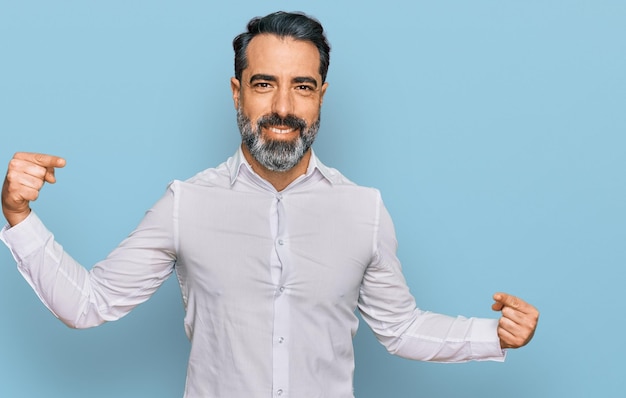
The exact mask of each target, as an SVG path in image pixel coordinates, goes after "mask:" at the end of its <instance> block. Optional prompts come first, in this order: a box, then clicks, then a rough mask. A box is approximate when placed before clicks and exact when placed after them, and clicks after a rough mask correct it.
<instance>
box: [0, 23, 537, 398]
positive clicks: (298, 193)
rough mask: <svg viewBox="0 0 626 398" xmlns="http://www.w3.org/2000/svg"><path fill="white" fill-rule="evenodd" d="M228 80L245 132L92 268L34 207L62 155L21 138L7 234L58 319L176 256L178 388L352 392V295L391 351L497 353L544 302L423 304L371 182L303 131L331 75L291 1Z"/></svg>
mask: <svg viewBox="0 0 626 398" xmlns="http://www.w3.org/2000/svg"><path fill="white" fill-rule="evenodd" d="M233 44H234V48H235V77H234V78H232V79H231V88H232V93H233V100H234V104H235V108H236V109H237V121H238V124H239V129H240V131H241V136H242V145H241V147H240V148H239V149H238V150H237V152H236V153H235V154H234V156H232V157H231V158H229V159H228V160H227V161H226V162H225V163H223V164H221V165H220V166H218V167H217V168H212V169H207V170H205V171H202V172H200V173H199V174H197V175H196V176H194V177H193V178H191V179H189V180H187V181H174V182H173V183H172V184H171V185H170V186H169V188H168V190H167V192H166V194H165V195H164V196H163V197H162V198H161V199H160V200H159V201H158V202H157V203H156V204H155V205H154V207H153V208H152V209H150V211H148V212H147V213H146V215H145V217H144V219H143V220H142V221H141V223H140V224H139V226H138V227H137V229H136V230H135V231H134V232H132V233H131V234H130V236H129V237H128V238H127V239H126V240H124V241H123V242H122V243H121V244H120V245H119V246H118V247H117V248H116V249H115V250H114V251H113V252H112V253H111V254H110V255H109V256H108V257H107V258H106V259H105V260H103V261H101V262H99V263H98V264H96V265H95V266H94V267H93V269H92V270H91V271H87V270H86V269H85V268H83V267H82V266H80V265H79V264H77V263H76V262H75V261H74V260H73V259H72V258H71V257H70V256H69V255H68V254H66V253H65V252H64V251H63V249H62V248H61V246H60V245H59V244H57V243H56V242H55V241H54V239H53V236H52V234H51V233H50V232H49V231H48V230H47V229H46V228H45V227H44V225H43V224H42V222H41V221H40V220H39V218H38V217H37V215H36V214H35V213H34V212H32V211H31V209H30V206H29V202H30V201H32V200H35V199H36V198H37V197H38V194H39V190H40V189H41V187H42V186H43V184H44V182H49V183H52V182H54V181H55V177H54V169H55V168H56V167H63V166H64V165H65V160H64V159H62V158H59V157H55V156H50V155H42V154H31V153H17V154H16V155H15V157H14V158H13V159H12V160H11V162H10V163H9V167H8V171H7V176H6V180H5V183H4V186H3V190H2V209H3V212H4V215H5V217H6V219H7V221H8V225H7V226H6V227H5V228H4V229H3V231H2V235H1V236H2V239H3V240H4V241H5V243H6V244H7V245H8V246H9V248H10V249H11V251H12V253H13V255H14V257H15V259H16V260H17V263H18V268H19V270H20V272H21V273H22V274H23V275H24V277H25V278H26V279H27V281H28V282H29V283H30V284H31V285H32V287H33V288H34V289H35V290H36V292H37V294H38V295H39V297H40V298H41V299H42V301H43V302H44V303H45V305H46V306H47V307H48V308H49V309H50V310H51V311H52V312H53V313H54V314H55V315H56V316H57V317H58V318H60V319H61V320H62V321H63V322H65V323H66V324H67V325H69V326H71V327H75V328H87V327H91V326H96V325H99V324H101V323H103V322H106V321H112V320H116V319H119V318H121V317H122V316H124V315H125V314H127V313H128V312H129V311H130V310H131V309H133V308H134V307H135V306H136V305H138V304H140V303H142V302H144V301H145V300H147V299H148V298H149V297H150V296H151V295H152V293H154V291H155V290H156V289H157V288H158V287H159V286H160V285H161V283H162V282H163V281H164V280H165V279H166V278H167V277H168V276H169V275H170V274H171V273H172V271H175V272H176V274H177V276H178V280H179V282H180V288H181V291H182V297H183V301H184V305H185V309H186V316H185V328H186V332H187V335H188V336H189V339H190V340H191V353H190V357H189V366H188V373H187V382H186V388H185V396H186V397H230V398H232V397H235V398H251V397H279V396H280V397H287V396H291V397H296V398H303V397H327V398H344V397H353V388H352V378H353V370H354V356H353V345H352V338H353V336H354V334H355V332H356V328H357V323H358V321H357V317H356V315H355V310H356V309H357V308H358V309H359V311H360V313H361V314H362V316H363V319H365V321H366V322H367V323H368V325H369V326H370V327H371V329H372V330H373V331H374V333H375V335H376V337H377V338H378V340H380V342H381V343H382V344H384V345H385V347H386V348H387V349H388V350H389V352H391V353H393V354H395V355H399V356H402V357H405V358H411V359H417V360H426V361H442V362H461V361H467V360H503V358H504V350H503V349H506V348H517V347H520V346H523V345H525V344H526V343H527V342H528V341H530V339H531V338H532V335H533V333H534V331H535V327H536V324H537V320H538V316H539V315H538V312H537V310H536V309H535V308H534V307H533V306H531V305H529V304H527V303H525V302H524V301H522V300H520V299H518V298H516V297H513V296H510V295H508V294H505V293H496V294H495V295H494V299H495V304H494V305H493V309H494V310H496V311H502V317H501V318H500V319H499V320H495V319H494V320H491V319H478V318H469V319H468V318H463V317H457V318H454V317H448V316H445V315H440V314H434V313H430V312H425V311H422V310H420V309H418V308H417V307H416V305H415V301H414V299H413V297H412V296H411V294H410V293H409V289H408V287H407V285H406V283H405V279H404V277H403V275H402V272H401V268H400V264H399V262H398V259H397V258H396V254H395V251H396V240H395V235H394V230H393V225H392V222H391V219H390V217H389V214H388V213H387V211H386V210H385V207H384V205H383V202H382V200H381V196H380V194H379V192H378V191H377V190H375V189H371V188H364V187H359V186H356V185H355V184H353V183H352V182H350V181H349V180H347V179H346V178H345V177H344V176H342V175H341V174H340V173H339V172H338V171H337V170H334V169H332V168H329V167H326V166H325V165H323V164H322V163H321V162H320V161H319V160H318V159H317V158H316V156H315V155H314V154H313V152H312V150H311V148H310V147H311V144H312V143H313V140H314V139H315V135H316V133H317V131H318V127H319V118H320V107H321V105H322V100H323V98H324V93H325V92H326V89H327V87H328V84H327V83H326V81H325V79H326V72H327V69H328V65H329V51H330V47H329V45H328V43H327V41H326V38H325V36H324V33H323V29H322V26H321V25H320V24H319V23H318V22H317V21H316V20H314V19H312V18H310V17H307V16H306V15H303V14H298V13H283V12H279V13H274V14H270V15H268V16H266V17H263V18H255V19H253V20H251V21H250V23H249V24H248V30H247V32H245V33H242V34H241V35H239V36H237V37H236V38H235V40H234V43H233Z"/></svg>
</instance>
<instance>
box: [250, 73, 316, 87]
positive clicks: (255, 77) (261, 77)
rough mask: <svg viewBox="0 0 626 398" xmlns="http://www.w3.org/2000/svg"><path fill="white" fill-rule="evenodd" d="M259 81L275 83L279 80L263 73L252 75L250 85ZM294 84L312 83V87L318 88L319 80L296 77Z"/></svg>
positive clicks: (293, 80) (292, 80)
mask: <svg viewBox="0 0 626 398" xmlns="http://www.w3.org/2000/svg"><path fill="white" fill-rule="evenodd" d="M257 80H265V81H268V82H275V81H277V80H278V79H277V78H276V76H272V75H265V74H263V73H257V74H256V75H252V76H251V77H250V84H252V83H254V82H255V81H257ZM291 82H292V83H296V84H299V83H310V84H312V85H314V86H315V88H317V80H315V79H314V78H312V77H309V76H299V77H294V78H293V79H291Z"/></svg>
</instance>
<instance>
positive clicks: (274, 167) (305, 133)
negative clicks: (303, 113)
mask: <svg viewBox="0 0 626 398" xmlns="http://www.w3.org/2000/svg"><path fill="white" fill-rule="evenodd" d="M237 125H238V126H239V132H240V133H241V139H242V142H243V143H244V145H245V146H246V147H247V148H248V150H249V151H250V154H251V155H252V157H254V159H256V161H257V162H259V163H260V164H261V165H262V166H263V167H265V168H266V169H268V170H271V171H287V170H291V169H292V168H293V167H294V166H295V165H297V164H298V163H299V162H300V160H302V157H303V156H304V154H305V153H306V152H307V151H308V150H309V148H311V145H313V142H314V141H315V137H316V136H317V131H318V130H319V126H320V118H319V117H318V118H317V120H316V121H315V122H314V123H313V124H311V126H307V124H306V122H305V121H304V120H303V119H300V118H296V117H295V116H287V117H286V118H284V119H283V118H280V117H279V116H278V115H276V114H272V115H265V116H263V117H261V118H260V119H259V120H258V121H257V123H256V126H255V129H253V128H252V124H251V122H250V119H249V118H248V117H246V116H245V115H244V114H243V112H242V111H241V109H240V108H238V109H237ZM271 125H286V126H289V127H293V128H297V129H299V130H300V135H299V136H298V137H297V138H296V139H295V140H292V141H285V140H265V139H264V138H263V137H262V132H261V128H262V127H264V126H265V127H267V126H271Z"/></svg>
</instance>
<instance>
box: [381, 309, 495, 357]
mask: <svg viewBox="0 0 626 398" xmlns="http://www.w3.org/2000/svg"><path fill="white" fill-rule="evenodd" d="M405 325H406V326H400V327H398V328H397V329H396V330H394V329H393V328H389V329H387V330H385V331H382V330H379V331H378V332H379V333H381V334H379V335H378V336H379V339H380V340H381V342H382V343H383V344H385V345H386V346H387V348H388V349H389V351H390V352H391V353H393V354H394V355H398V356H401V357H403V358H408V359H415V360H421V361H432V362H466V361H473V360H478V361H485V360H492V361H503V360H504V352H503V351H502V349H501V348H500V342H499V339H498V336H497V332H496V328H497V320H495V319H483V318H465V317H462V316H459V317H451V316H447V315H442V314H436V313H431V312H423V311H420V310H415V317H414V319H413V320H412V321H410V322H407V323H406V324H405Z"/></svg>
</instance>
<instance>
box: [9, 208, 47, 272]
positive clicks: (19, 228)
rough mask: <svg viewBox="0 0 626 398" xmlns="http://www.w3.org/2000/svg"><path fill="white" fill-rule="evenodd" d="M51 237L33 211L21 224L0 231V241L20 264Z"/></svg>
mask: <svg viewBox="0 0 626 398" xmlns="http://www.w3.org/2000/svg"><path fill="white" fill-rule="evenodd" d="M51 235H52V234H51V232H50V231H48V229H47V228H46V226H45V225H44V224H43V222H42V221H41V220H40V219H39V217H38V216H37V215H36V214H35V212H34V211H32V210H31V212H30V214H29V215H28V216H27V217H26V218H25V219H24V220H22V222H20V223H19V224H16V225H14V226H12V227H10V226H9V225H8V224H7V225H5V226H4V228H2V230H0V240H2V242H4V244H5V245H6V246H7V247H8V248H9V250H10V251H11V254H13V257H14V258H15V260H16V261H17V262H18V263H21V262H22V260H23V259H24V258H26V257H28V256H29V255H30V254H32V253H33V252H34V251H35V250H37V249H39V248H41V246H42V245H44V244H45V243H46V241H47V240H48V239H49V237H50V236H51Z"/></svg>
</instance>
